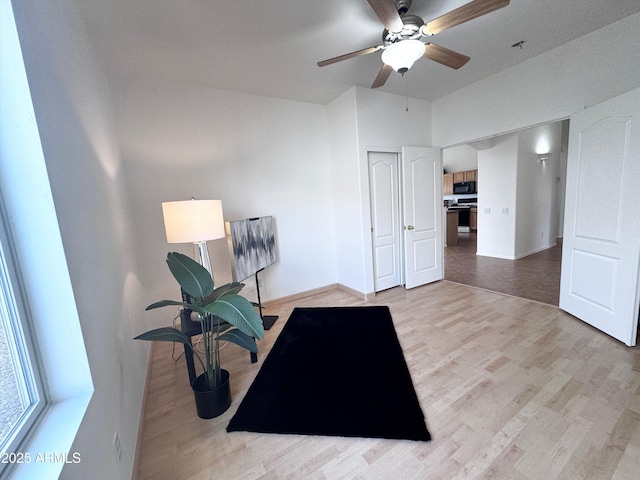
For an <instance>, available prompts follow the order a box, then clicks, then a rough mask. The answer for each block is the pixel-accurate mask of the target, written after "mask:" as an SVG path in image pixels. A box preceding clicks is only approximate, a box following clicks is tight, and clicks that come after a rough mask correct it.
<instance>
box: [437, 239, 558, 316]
mask: <svg viewBox="0 0 640 480" xmlns="http://www.w3.org/2000/svg"><path fill="white" fill-rule="evenodd" d="M476 241H477V234H476V233H459V235H458V244H457V245H453V246H449V247H446V248H445V249H444V259H445V260H444V268H445V279H447V280H451V281H452V282H457V283H462V284H465V285H471V286H474V287H479V288H483V289H485V290H491V291H494V292H500V293H506V294H508V295H513V296H516V297H522V298H527V299H529V300H535V301H538V302H542V303H547V304H550V305H555V306H557V305H558V303H559V297H560V264H561V258H562V240H561V239H558V245H557V246H555V247H553V248H549V249H547V250H543V251H542V252H538V253H535V254H533V255H529V256H526V257H524V258H521V259H519V260H504V259H501V258H492V257H482V256H478V255H476Z"/></svg>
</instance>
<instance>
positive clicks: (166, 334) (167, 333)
mask: <svg viewBox="0 0 640 480" xmlns="http://www.w3.org/2000/svg"><path fill="white" fill-rule="evenodd" d="M134 340H149V341H152V342H176V343H190V342H191V340H190V339H189V336H187V335H186V334H184V333H182V332H181V331H180V330H178V329H176V328H172V327H161V328H156V329H154V330H149V331H148V332H145V333H141V334H140V335H138V336H137V337H135V338H134Z"/></svg>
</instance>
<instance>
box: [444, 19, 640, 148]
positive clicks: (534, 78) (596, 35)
mask: <svg viewBox="0 0 640 480" xmlns="http://www.w3.org/2000/svg"><path fill="white" fill-rule="evenodd" d="M638 45H640V14H636V15H632V16H630V17H627V18H625V19H623V20H620V21H619V22H616V23H614V24H612V25H609V26H607V27H605V28H602V29H600V30H596V31H595V32H592V33H590V34H588V35H585V36H583V37H581V38H579V39H577V40H574V41H572V42H569V43H567V44H566V45H563V46H561V47H558V48H556V49H554V50H551V51H549V52H547V53H544V54H542V55H538V56H537V57H534V58H532V59H530V60H528V61H526V62H523V63H521V64H519V65H516V66H514V67H511V68H509V69H507V70H504V71H503V72H500V73H497V74H495V75H492V76H490V77H487V78H486V79H484V80H481V81H479V82H476V83H474V84H473V85H470V86H468V87H465V88H463V89H460V90H458V91H456V92H454V93H452V94H450V95H447V96H445V97H442V98H440V99H438V100H435V101H434V102H433V126H434V128H433V142H434V145H436V146H449V145H458V144H461V143H466V142H468V141H471V140H475V139H481V138H485V137H490V136H493V135H498V134H503V133H507V132H513V131H515V130H519V129H522V128H526V127H530V126H533V125H539V124H543V123H547V122H550V121H554V120H559V119H564V118H567V117H569V115H571V113H573V112H576V111H578V110H581V109H582V108H584V107H585V106H590V105H594V104H596V103H599V102H601V101H603V100H606V99H608V98H612V97H615V96H617V95H619V94H621V93H623V92H626V91H628V90H631V89H632V88H636V87H638V86H640V49H639V48H638Z"/></svg>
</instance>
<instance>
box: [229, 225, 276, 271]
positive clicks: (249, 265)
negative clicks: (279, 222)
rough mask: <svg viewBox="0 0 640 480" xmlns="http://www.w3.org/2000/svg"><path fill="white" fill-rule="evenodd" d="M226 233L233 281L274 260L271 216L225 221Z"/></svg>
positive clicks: (273, 235) (274, 245) (274, 248)
mask: <svg viewBox="0 0 640 480" xmlns="http://www.w3.org/2000/svg"><path fill="white" fill-rule="evenodd" d="M227 234H228V239H229V249H230V251H231V254H232V256H233V265H232V271H233V280H234V281H236V282H241V281H243V280H245V279H246V278H249V277H250V276H251V275H254V274H255V273H256V272H259V271H260V270H262V269H264V268H266V267H268V266H269V265H271V264H273V263H275V262H276V240H275V232H274V227H273V217H270V216H269V217H258V218H247V219H245V220H238V221H235V222H227Z"/></svg>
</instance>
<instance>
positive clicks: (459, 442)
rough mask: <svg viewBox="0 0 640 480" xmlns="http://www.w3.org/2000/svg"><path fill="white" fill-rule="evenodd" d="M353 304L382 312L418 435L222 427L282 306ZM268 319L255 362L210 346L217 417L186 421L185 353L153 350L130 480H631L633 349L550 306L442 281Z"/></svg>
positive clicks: (636, 449) (639, 432)
mask: <svg viewBox="0 0 640 480" xmlns="http://www.w3.org/2000/svg"><path fill="white" fill-rule="evenodd" d="M364 304H375V305H388V306H389V307H390V310H391V313H392V316H393V319H394V323H395V326H396V330H397V332H398V337H399V339H400V342H401V345H402V348H403V350H404V354H405V358H406V360H407V364H408V366H409V370H410V372H411V375H412V378H413V383H414V385H415V388H416V392H417V394H418V398H419V400H420V403H421V405H422V410H423V412H424V414H425V417H426V422H427V426H428V428H429V430H430V432H431V434H432V436H433V440H432V441H431V442H412V441H396V440H379V439H358V438H338V437H311V436H300V435H273V434H256V433H246V432H238V433H227V432H226V431H225V427H226V425H227V423H228V422H229V420H230V419H231V417H232V416H233V414H234V412H235V410H236V409H237V407H238V404H239V403H240V401H241V400H242V398H243V396H244V394H245V393H246V391H247V389H248V387H249V385H250V384H251V382H252V380H253V378H254V377H255V375H256V374H257V372H258V369H259V368H260V365H261V363H262V360H263V359H264V358H265V356H266V354H267V353H268V352H269V350H270V348H271V346H272V345H273V342H274V340H275V338H276V337H277V335H278V333H279V332H280V330H281V329H282V327H283V325H284V323H285V322H286V319H287V318H288V316H289V314H290V313H291V311H292V309H293V308H294V307H296V306H344V305H364ZM267 313H268V314H278V315H280V319H279V320H278V321H277V322H276V324H275V325H274V327H273V328H272V329H271V330H269V331H267V335H266V338H265V339H264V340H262V341H261V342H260V349H261V353H260V359H259V362H258V363H257V364H253V365H252V364H250V363H249V358H248V354H247V353H246V352H245V351H243V350H241V349H239V348H238V347H236V346H235V345H229V346H228V347H226V348H225V349H224V350H223V352H222V353H223V362H224V364H223V365H224V367H225V368H227V369H228V370H230V372H231V382H232V394H233V403H232V405H231V408H230V409H229V410H228V411H227V412H226V413H225V414H223V415H222V416H220V417H218V418H216V419H212V420H201V419H199V418H198V417H197V416H196V413H195V406H194V403H193V396H192V393H191V391H190V388H189V385H188V380H187V373H186V369H185V364H184V359H182V358H181V359H179V360H178V361H177V362H174V361H173V360H172V358H171V345H170V344H164V343H163V344H160V343H158V344H154V349H153V355H152V362H151V368H150V376H149V379H148V390H147V396H146V402H145V412H146V413H145V418H144V424H143V427H142V431H141V441H140V445H139V451H138V456H137V460H136V464H137V473H138V474H137V476H135V477H134V478H139V479H149V480H151V479H153V480H157V479H170V480H177V479H193V480H195V479H198V480H200V479H202V480H204V479H211V480H213V479H216V480H227V479H228V480H237V479H263V480H267V479H269V480H271V479H292V480H297V479H385V480H386V479H397V478H400V479H403V480H412V479H415V480H424V479H429V480H436V479H443V480H445V479H446V480H449V479H472V478H481V479H509V480H517V479H536V480H538V479H540V480H541V479H544V480H548V479H563V480H565V479H583V478H584V479H613V478H615V479H636V478H638V472H639V471H640V350H639V349H638V348H628V347H625V346H624V345H623V344H621V343H619V342H617V341H615V340H613V339H611V338H610V337H608V336H606V335H605V334H603V333H600V332H598V331H597V330H595V329H593V328H591V327H589V326H588V325H586V324H584V323H582V322H580V321H579V320H577V319H575V318H573V317H571V316H570V315H568V314H566V313H564V312H562V311H561V310H559V309H558V308H557V307H553V306H550V305H545V304H542V303H537V302H532V301H528V300H525V299H521V298H515V297H510V296H505V295H501V294H497V293H491V292H487V291H484V290H480V289H477V288H473V287H468V286H464V285H460V284H456V283H453V282H449V281H446V280H443V281H440V282H436V283H434V284H431V285H427V286H424V287H420V288H416V289H412V290H408V291H407V290H404V289H403V288H395V289H391V290H388V291H385V292H382V293H381V294H378V295H377V296H376V298H375V300H374V301H371V302H364V301H362V300H360V299H358V298H357V297H354V296H352V295H350V294H348V293H346V292H343V291H340V290H333V291H330V292H325V293H321V294H318V295H315V296H311V297H307V298H304V299H298V300H297V301H295V302H290V303H282V304H278V305H270V308H269V310H268V312H267ZM326 354H327V355H331V345H327V346H326ZM383 358H384V352H376V351H372V352H371V362H374V363H375V362H379V361H384V360H383ZM292 361H295V359H292Z"/></svg>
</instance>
